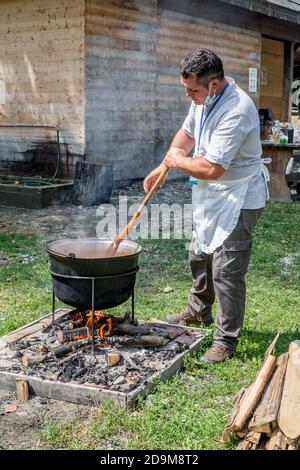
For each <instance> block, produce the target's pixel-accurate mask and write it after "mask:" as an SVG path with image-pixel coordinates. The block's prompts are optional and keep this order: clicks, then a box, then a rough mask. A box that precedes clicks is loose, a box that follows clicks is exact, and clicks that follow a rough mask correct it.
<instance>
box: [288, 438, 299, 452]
mask: <svg viewBox="0 0 300 470" xmlns="http://www.w3.org/2000/svg"><path fill="white" fill-rule="evenodd" d="M299 443H300V441H299V439H295V440H294V441H293V442H292V443H291V444H289V445H288V448H287V450H298V449H299Z"/></svg>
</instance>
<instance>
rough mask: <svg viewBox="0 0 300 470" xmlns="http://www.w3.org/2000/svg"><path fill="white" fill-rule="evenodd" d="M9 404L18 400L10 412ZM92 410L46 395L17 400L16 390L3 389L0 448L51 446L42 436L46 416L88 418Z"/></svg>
mask: <svg viewBox="0 0 300 470" xmlns="http://www.w3.org/2000/svg"><path fill="white" fill-rule="evenodd" d="M8 404H16V405H17V409H16V411H14V412H11V413H7V412H6V411H5V405H8ZM90 413H91V408H89V407H88V406H84V405H75V404H73V403H66V402H61V401H58V400H52V399H47V398H40V397H30V400H28V401H26V402H22V401H17V399H16V394H15V393H13V392H7V391H3V390H0V449H49V448H50V447H49V446H48V445H47V444H46V443H45V442H44V441H43V440H42V437H41V434H42V426H43V423H44V422H45V421H46V420H48V419H51V420H53V421H61V420H64V421H71V420H73V419H75V418H79V419H81V418H82V419H87V418H88V417H89V415H90Z"/></svg>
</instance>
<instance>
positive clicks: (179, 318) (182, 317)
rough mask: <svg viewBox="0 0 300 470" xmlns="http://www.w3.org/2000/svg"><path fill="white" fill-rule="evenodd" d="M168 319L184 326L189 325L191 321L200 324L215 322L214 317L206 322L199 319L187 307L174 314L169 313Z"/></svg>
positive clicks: (206, 324)
mask: <svg viewBox="0 0 300 470" xmlns="http://www.w3.org/2000/svg"><path fill="white" fill-rule="evenodd" d="M166 320H167V322H168V323H172V324H173V325H182V326H185V325H188V324H189V323H198V324H199V325H204V326H209V325H211V324H212V323H213V320H212V319H211V320H209V321H206V322H203V321H201V320H199V318H197V317H196V316H194V315H191V314H190V313H189V312H188V311H187V309H186V308H184V309H183V310H181V311H180V312H179V313H175V314H174V315H167V317H166Z"/></svg>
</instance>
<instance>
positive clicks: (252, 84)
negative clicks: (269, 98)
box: [249, 67, 257, 93]
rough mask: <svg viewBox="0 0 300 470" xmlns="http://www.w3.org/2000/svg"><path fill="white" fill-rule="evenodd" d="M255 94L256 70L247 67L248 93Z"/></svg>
mask: <svg viewBox="0 0 300 470" xmlns="http://www.w3.org/2000/svg"><path fill="white" fill-rule="evenodd" d="M256 92H257V68H255V67H249V93H256Z"/></svg>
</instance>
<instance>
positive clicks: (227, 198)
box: [192, 165, 268, 255]
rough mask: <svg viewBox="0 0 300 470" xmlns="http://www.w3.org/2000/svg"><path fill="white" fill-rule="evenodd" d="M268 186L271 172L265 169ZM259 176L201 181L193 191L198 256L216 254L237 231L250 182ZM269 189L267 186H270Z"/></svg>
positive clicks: (264, 173)
mask: <svg viewBox="0 0 300 470" xmlns="http://www.w3.org/2000/svg"><path fill="white" fill-rule="evenodd" d="M258 171H262V173H263V176H264V179H265V182H266V181H267V179H268V169H267V168H266V167H265V166H264V165H261V167H260V168H259V170H258ZM255 174H256V172H255V173H252V174H251V175H249V176H246V177H244V178H241V179H238V180H224V179H222V181H212V180H208V181H207V180H206V181H203V180H198V183H197V184H195V185H193V189H192V205H193V226H194V231H193V236H194V250H195V254H196V255H198V254H200V253H207V254H211V253H213V252H214V251H215V250H216V249H217V248H218V247H219V246H221V245H222V244H223V242H224V241H225V240H226V238H227V237H228V236H229V235H230V234H231V232H232V231H233V229H234V228H235V226H236V224H237V221H238V218H239V215H240V211H241V208H242V207H243V204H244V200H245V196H246V193H247V190H248V184H249V181H250V179H251V178H252V177H253V176H254V175H255ZM266 188H267V185H266Z"/></svg>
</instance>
